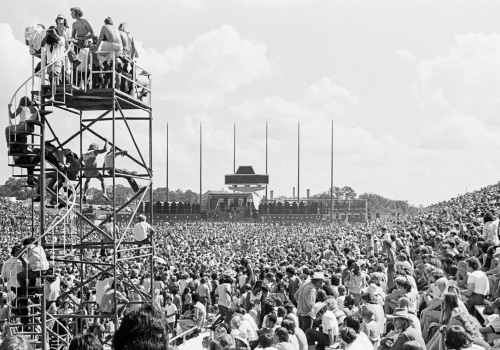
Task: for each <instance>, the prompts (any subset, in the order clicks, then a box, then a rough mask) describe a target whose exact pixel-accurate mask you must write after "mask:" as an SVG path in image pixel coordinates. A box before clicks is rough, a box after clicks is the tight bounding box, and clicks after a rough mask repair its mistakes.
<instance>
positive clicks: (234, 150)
mask: <svg viewBox="0 0 500 350" xmlns="http://www.w3.org/2000/svg"><path fill="white" fill-rule="evenodd" d="M233 174H236V122H235V123H234V124H233Z"/></svg>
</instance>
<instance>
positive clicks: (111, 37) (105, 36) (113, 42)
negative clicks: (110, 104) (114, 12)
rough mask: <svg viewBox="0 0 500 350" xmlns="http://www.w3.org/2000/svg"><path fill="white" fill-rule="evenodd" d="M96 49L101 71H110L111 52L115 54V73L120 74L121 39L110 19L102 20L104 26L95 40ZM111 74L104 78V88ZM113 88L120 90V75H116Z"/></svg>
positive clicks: (121, 62) (121, 68)
mask: <svg viewBox="0 0 500 350" xmlns="http://www.w3.org/2000/svg"><path fill="white" fill-rule="evenodd" d="M96 49H97V50H98V53H97V59H98V60H99V64H100V66H101V69H103V70H106V71H108V70H110V69H113V68H112V67H113V64H112V59H113V52H115V61H116V68H115V69H116V72H117V73H121V72H122V70H123V61H122V56H123V45H122V38H121V36H120V33H119V31H118V29H116V28H115V27H113V20H112V19H111V17H107V18H106V19H105V20H104V25H103V26H102V28H101V33H100V34H99V39H98V40H97V45H96ZM111 76H112V75H111V74H110V73H107V74H106V76H105V83H104V84H105V87H106V86H108V84H109V81H110V80H111ZM115 84H116V85H115V86H116V88H117V89H120V86H121V74H116V82H115Z"/></svg>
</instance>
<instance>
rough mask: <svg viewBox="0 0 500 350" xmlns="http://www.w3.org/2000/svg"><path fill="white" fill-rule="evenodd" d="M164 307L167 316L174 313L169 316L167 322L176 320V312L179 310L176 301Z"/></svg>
mask: <svg viewBox="0 0 500 350" xmlns="http://www.w3.org/2000/svg"><path fill="white" fill-rule="evenodd" d="M164 309H165V316H166V315H172V316H169V317H167V322H168V323H173V322H175V313H176V312H177V306H175V304H174V303H171V304H170V305H165V308H164Z"/></svg>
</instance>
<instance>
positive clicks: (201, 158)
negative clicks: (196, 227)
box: [200, 123, 203, 208]
mask: <svg viewBox="0 0 500 350" xmlns="http://www.w3.org/2000/svg"><path fill="white" fill-rule="evenodd" d="M202 130H203V129H202V124H201V123H200V208H201V186H202V164H203V162H202V160H203V152H202V149H203V142H202V137H201V135H202Z"/></svg>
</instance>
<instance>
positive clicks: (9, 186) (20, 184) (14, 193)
mask: <svg viewBox="0 0 500 350" xmlns="http://www.w3.org/2000/svg"><path fill="white" fill-rule="evenodd" d="M0 196H2V197H16V198H17V199H18V200H25V199H26V198H28V191H27V187H26V179H25V178H19V179H16V178H15V177H10V178H9V179H8V180H7V181H6V182H5V184H4V185H2V186H0Z"/></svg>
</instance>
